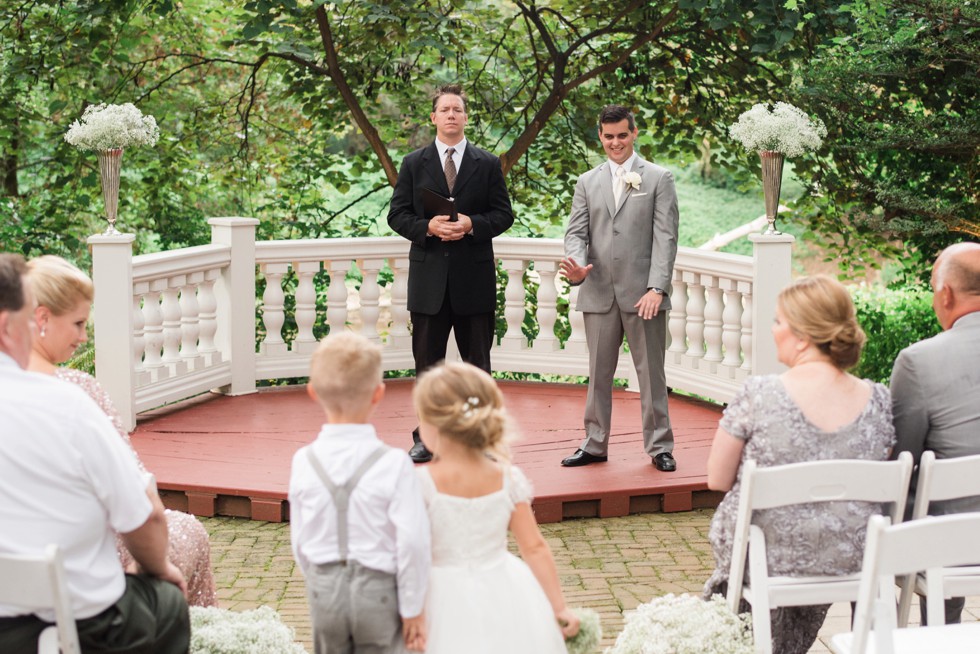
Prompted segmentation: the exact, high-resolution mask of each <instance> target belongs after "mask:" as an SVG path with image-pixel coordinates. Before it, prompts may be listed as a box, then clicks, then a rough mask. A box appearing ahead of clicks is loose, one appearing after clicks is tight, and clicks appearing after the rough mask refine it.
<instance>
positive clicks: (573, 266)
mask: <svg viewBox="0 0 980 654" xmlns="http://www.w3.org/2000/svg"><path fill="white" fill-rule="evenodd" d="M558 270H559V271H561V274H562V276H563V277H564V278H565V279H567V280H568V281H570V282H571V283H572V284H581V283H582V282H583V281H585V278H586V277H588V276H589V271H591V270H592V264H591V263H590V264H589V265H587V266H580V265H578V264H577V263H576V262H575V259H573V258H571V257H566V258H565V259H562V260H561V261H560V262H558Z"/></svg>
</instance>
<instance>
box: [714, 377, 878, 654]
mask: <svg viewBox="0 0 980 654" xmlns="http://www.w3.org/2000/svg"><path fill="white" fill-rule="evenodd" d="M867 383H868V384H871V386H872V391H871V397H870V399H869V400H868V403H867V404H866V405H865V407H864V409H863V410H862V411H861V414H860V415H859V416H858V417H857V418H855V419H854V420H853V421H851V422H850V423H849V424H847V425H844V426H843V427H841V428H840V429H837V430H835V431H832V432H828V431H823V430H822V429H819V428H818V427H816V426H814V425H813V424H811V423H810V421H809V420H807V418H806V416H804V415H803V412H802V411H801V410H800V408H799V407H798V406H797V405H796V403H795V402H794V401H793V399H792V398H791V397H790V395H789V393H787V391H786V387H785V386H784V385H783V382H782V380H780V379H779V377H778V376H777V375H763V376H758V377H750V378H749V379H747V380H746V382H745V384H744V385H743V387H742V389H741V390H740V391H739V393H738V395H737V396H736V397H735V399H733V400H732V402H731V404H729V405H728V408H726V409H725V414H724V416H722V419H721V423H720V425H721V427H722V428H724V429H725V431H727V432H728V433H729V434H731V435H732V436H734V437H735V438H739V439H742V440H744V441H745V447H744V449H743V450H742V460H743V461H745V460H746V459H753V460H755V462H756V463H757V464H758V465H759V467H768V466H775V465H783V464H787V463H799V462H802V461H819V460H823V459H867V460H884V459H887V458H888V455H889V453H890V452H891V449H892V447H893V446H894V445H895V428H894V427H893V426H892V408H891V406H892V405H891V394H890V393H889V391H888V388H886V387H885V386H883V385H882V384H877V383H873V382H870V381H867ZM741 478H742V468H741V465H740V466H739V470H738V474H737V477H736V479H735V484H734V485H733V486H732V488H731V490H729V491H728V493H726V494H725V498H724V499H723V500H722V501H721V504H719V505H718V509H717V510H716V511H715V515H714V517H713V518H712V520H711V528H710V530H709V532H708V540H709V541H710V542H711V548H712V550H713V551H714V555H715V561H716V568H715V571H714V573H712V575H711V577H710V578H709V579H708V581H707V583H706V584H705V588H704V596H705V598H708V597H710V596H711V595H712V594H714V593H721V594H722V595H724V594H725V590H726V589H727V586H728V570H729V567H730V565H731V559H732V540H733V535H734V532H735V519H736V516H737V513H738V496H739V489H740V488H741ZM880 512H881V507H880V505H877V504H870V503H868V502H824V503H816V504H801V505H795V506H788V507H780V508H777V509H769V510H766V511H759V512H756V514H755V518H754V519H753V524H756V525H759V526H760V527H762V530H763V532H765V535H766V549H767V561H768V564H769V572H770V574H773V575H786V576H807V575H836V574H850V573H854V572H858V571H859V570H860V569H861V560H862V557H863V556H864V535H865V530H866V529H867V525H868V518H869V517H870V516H871V515H872V514H875V513H880ZM829 608H830V606H829V605H822V606H801V607H784V608H779V609H775V610H773V611H772V640H773V652H775V653H776V654H797V653H799V654H803V653H805V652H806V651H807V650H809V649H810V647H811V646H812V645H813V642H814V641H815V640H816V638H817V631H819V629H820V627H821V625H822V624H823V621H824V618H825V617H826V614H827V610H828V609H829ZM740 610H741V611H746V610H748V605H747V603H745V602H743V606H742V607H741V608H740Z"/></svg>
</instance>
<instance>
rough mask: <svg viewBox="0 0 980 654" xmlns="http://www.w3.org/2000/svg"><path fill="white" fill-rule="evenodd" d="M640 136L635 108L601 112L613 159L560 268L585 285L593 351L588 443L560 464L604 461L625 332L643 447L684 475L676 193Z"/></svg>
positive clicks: (584, 207)
mask: <svg viewBox="0 0 980 654" xmlns="http://www.w3.org/2000/svg"><path fill="white" fill-rule="evenodd" d="M638 135H639V131H638V130H637V128H636V123H635V121H634V119H633V114H632V113H631V112H630V110H629V109H627V108H626V107H621V106H618V105H610V106H607V107H605V108H603V110H602V111H601V112H600V114H599V140H600V141H601V142H602V147H603V149H604V150H605V152H606V156H607V157H608V160H607V161H605V162H603V163H602V164H600V165H599V166H598V167H596V168H593V169H592V170H590V171H588V172H587V173H585V174H584V175H582V176H581V177H579V180H578V183H577V184H576V185H575V197H574V199H573V200H572V211H571V214H570V215H569V218H568V227H567V229H566V231H565V259H563V260H562V262H561V263H560V264H559V266H560V269H561V272H562V274H563V275H564V276H565V278H567V279H568V281H569V282H570V283H572V284H573V285H577V284H581V285H582V288H581V289H580V290H579V294H578V304H577V305H576V307H575V308H576V309H577V310H578V311H581V312H583V314H584V319H585V338H586V342H587V343H588V346H589V392H588V397H587V399H586V406H585V440H584V441H583V442H582V445H581V447H580V448H579V449H578V450H576V451H575V453H574V454H572V455H571V456H569V457H567V458H565V459H564V460H563V461H562V462H561V464H562V465H563V466H566V467H574V466H583V465H588V464H590V463H601V462H604V461H606V460H607V456H608V451H609V431H610V423H611V417H612V384H613V374H614V373H615V371H616V364H617V362H618V360H619V352H620V349H621V348H622V345H623V334H624V333H625V335H626V340H627V342H628V343H629V347H630V353H631V354H632V356H633V364H634V366H635V367H636V373H637V377H638V379H639V384H640V407H641V411H642V414H643V447H644V449H645V450H646V453H647V454H648V455H650V457H651V459H652V461H653V465H654V466H656V468H657V469H658V470H661V471H664V472H673V471H674V470H676V469H677V464H676V462H675V461H674V457H673V454H672V452H673V449H674V432H673V429H671V426H670V416H669V415H668V414H667V382H666V378H665V376H664V348H665V346H666V339H667V316H666V313H667V310H669V309H670V280H671V276H672V274H673V269H674V257H675V256H676V255H677V221H678V216H677V194H676V193H675V191H674V178H673V176H672V175H671V174H670V172H669V171H667V170H666V169H665V168H661V167H660V166H657V165H655V164H652V163H650V162H649V161H644V160H643V159H642V158H640V157H639V155H637V154H636V152H634V150H633V144H634V142H635V141H636V138H637V136H638Z"/></svg>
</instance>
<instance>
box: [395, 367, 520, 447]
mask: <svg viewBox="0 0 980 654" xmlns="http://www.w3.org/2000/svg"><path fill="white" fill-rule="evenodd" d="M412 398H413V399H414V401H415V410H416V411H417V412H418V414H419V419H420V420H422V421H423V422H427V423H429V424H431V425H433V426H434V427H436V428H437V429H438V430H439V433H440V434H441V435H442V437H443V438H449V439H452V440H454V441H456V442H458V443H460V444H462V445H465V446H467V447H471V448H473V449H475V450H480V451H482V452H490V453H492V454H493V455H494V456H495V457H497V458H498V459H502V460H505V461H507V460H509V459H510V451H509V448H508V446H507V440H508V432H509V420H510V419H509V417H508V415H507V411H506V410H505V409H504V396H503V394H502V393H501V392H500V389H499V388H497V384H496V382H494V380H493V378H492V377H491V376H490V375H488V374H487V373H486V372H484V371H483V370H480V369H479V368H477V367H476V366H473V365H470V364H468V363H458V362H453V363H444V364H440V365H438V366H435V367H434V368H430V369H429V370H427V371H426V372H424V373H422V376H421V377H419V380H418V382H417V383H416V384H415V390H414V391H413V392H412Z"/></svg>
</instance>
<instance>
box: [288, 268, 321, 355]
mask: <svg viewBox="0 0 980 654" xmlns="http://www.w3.org/2000/svg"><path fill="white" fill-rule="evenodd" d="M293 272H295V273H296V338H295V339H294V340H293V344H292V347H291V348H290V350H291V351H293V352H300V353H302V354H308V353H310V352H312V351H313V350H315V349H316V337H315V336H313V326H314V325H315V324H316V288H315V287H314V285H313V277H314V276H315V275H316V274H317V273H318V272H320V262H319V261H294V262H293Z"/></svg>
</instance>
